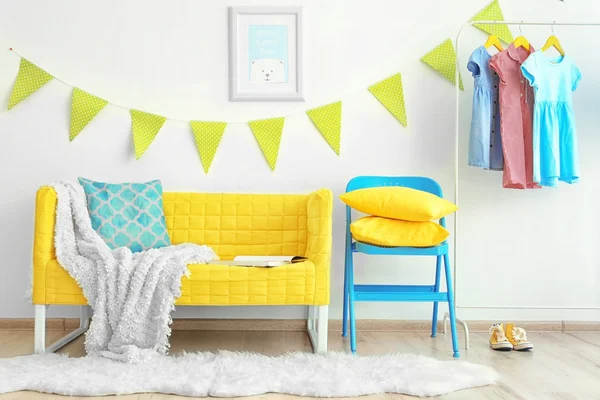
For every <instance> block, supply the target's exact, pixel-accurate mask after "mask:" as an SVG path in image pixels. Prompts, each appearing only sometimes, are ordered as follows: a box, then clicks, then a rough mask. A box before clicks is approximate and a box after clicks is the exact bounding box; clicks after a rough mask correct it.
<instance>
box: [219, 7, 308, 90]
mask: <svg viewBox="0 0 600 400" xmlns="http://www.w3.org/2000/svg"><path fill="white" fill-rule="evenodd" d="M302 78H303V59H302V7H294V6H282V7H279V6H264V7H262V6H254V7H250V6H249V7H245V6H244V7H229V100H230V101H304V96H303V89H302V83H303V82H302V80H303V79H302Z"/></svg>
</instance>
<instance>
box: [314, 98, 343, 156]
mask: <svg viewBox="0 0 600 400" xmlns="http://www.w3.org/2000/svg"><path fill="white" fill-rule="evenodd" d="M306 114H308V116H309V117H310V119H311V120H312V122H313V123H314V124H315V126H316V127H317V129H318V130H319V132H321V135H323V137H324V138H325V140H327V143H329V145H330V146H331V148H332V149H333V151H335V154H337V155H340V132H341V130H342V102H341V101H338V102H336V103H331V104H327V105H326V106H321V107H317V108H313V109H312V110H308V111H307V112H306Z"/></svg>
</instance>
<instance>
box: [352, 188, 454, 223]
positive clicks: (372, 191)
mask: <svg viewBox="0 0 600 400" xmlns="http://www.w3.org/2000/svg"><path fill="white" fill-rule="evenodd" d="M340 199H341V200H342V201H343V202H344V203H346V204H347V205H348V206H350V207H352V208H354V209H355V210H357V211H360V212H362V213H365V214H369V215H375V216H379V217H386V218H394V219H402V220H405V221H431V220H434V219H440V218H442V217H445V216H446V215H448V214H451V213H453V212H454V211H456V210H457V209H458V207H456V205H455V204H454V203H452V202H450V201H448V200H444V199H442V198H441V197H438V196H436V195H434V194H431V193H427V192H424V191H422V190H416V189H411V188H406V187H401V186H384V187H374V188H368V189H358V190H353V191H352V192H347V193H344V194H342V195H341V196H340Z"/></svg>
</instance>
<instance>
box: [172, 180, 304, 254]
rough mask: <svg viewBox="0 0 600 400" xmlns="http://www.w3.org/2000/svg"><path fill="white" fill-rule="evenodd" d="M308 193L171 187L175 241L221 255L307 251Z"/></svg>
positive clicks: (173, 237) (173, 240)
mask: <svg viewBox="0 0 600 400" xmlns="http://www.w3.org/2000/svg"><path fill="white" fill-rule="evenodd" d="M307 198H308V196H306V195H292V194H285V195H282V194H216V193H177V192H165V193H164V195H163V202H164V208H165V217H166V219H167V229H168V231H169V236H170V237H171V243H172V244H180V243H186V242H190V243H197V244H205V245H207V246H210V247H212V248H213V250H214V251H215V252H216V253H217V254H218V255H219V257H220V258H221V259H224V260H227V259H231V258H233V257H234V256H236V255H304V254H305V252H306V240H307V239H306V238H307V226H306V220H307V216H306V211H307Z"/></svg>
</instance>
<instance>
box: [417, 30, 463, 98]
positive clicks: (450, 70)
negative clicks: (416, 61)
mask: <svg viewBox="0 0 600 400" xmlns="http://www.w3.org/2000/svg"><path fill="white" fill-rule="evenodd" d="M421 61H423V62H424V63H425V64H428V65H429V66H431V67H432V68H433V69H435V70H436V71H438V72H439V73H440V74H442V75H443V76H444V77H445V78H446V79H448V80H449V81H450V82H452V83H453V84H456V77H455V76H454V74H455V73H456V51H454V45H453V44H452V40H450V39H448V40H446V41H445V42H443V43H442V44H440V45H439V46H437V47H436V48H435V49H433V50H431V51H430V52H429V53H427V54H425V55H424V56H423V57H422V58H421ZM458 79H459V87H460V90H464V89H463V83H462V77H461V76H460V73H459V74H458Z"/></svg>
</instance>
